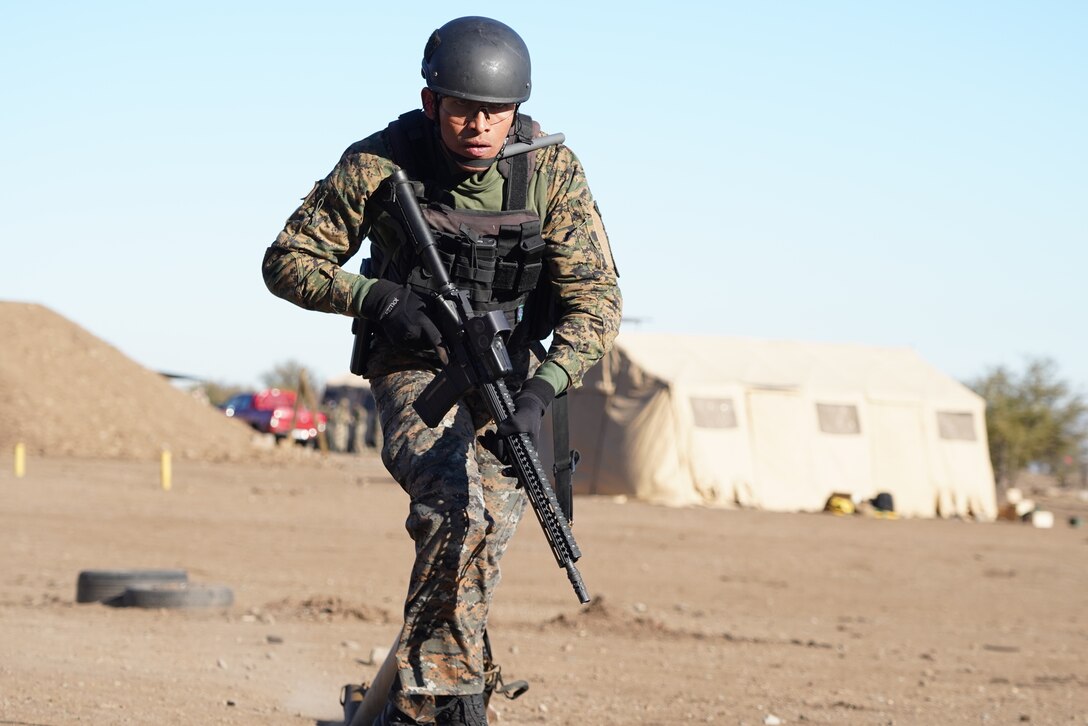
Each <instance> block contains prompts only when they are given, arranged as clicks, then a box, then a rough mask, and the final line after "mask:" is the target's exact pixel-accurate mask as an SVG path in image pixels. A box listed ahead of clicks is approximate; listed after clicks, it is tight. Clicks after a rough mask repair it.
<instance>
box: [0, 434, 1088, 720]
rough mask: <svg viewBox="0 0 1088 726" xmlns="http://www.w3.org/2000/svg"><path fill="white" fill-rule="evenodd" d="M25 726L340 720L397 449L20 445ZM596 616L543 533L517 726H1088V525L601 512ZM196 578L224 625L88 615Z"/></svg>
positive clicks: (525, 563) (370, 608)
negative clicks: (174, 570) (89, 578)
mask: <svg viewBox="0 0 1088 726" xmlns="http://www.w3.org/2000/svg"><path fill="white" fill-rule="evenodd" d="M0 493H2V495H0V530H2V531H3V533H4V536H3V539H2V542H0V723H2V724H48V725H50V726H53V725H60V724H72V723H80V724H85V723H90V724H151V723H154V724H294V725H300V726H302V725H310V726H315V725H318V726H319V725H325V726H328V725H330V724H337V723H339V715H340V706H339V704H338V702H337V696H338V691H339V688H340V686H341V685H342V684H345V683H348V682H352V681H361V680H367V679H369V678H370V677H371V676H372V675H373V673H374V672H375V671H376V669H377V664H371V663H370V660H371V654H372V650H373V649H375V648H382V647H386V646H388V645H389V643H390V642H391V640H392V638H393V636H394V634H395V632H396V630H397V623H398V618H399V607H400V602H401V597H402V593H403V591H404V590H405V587H406V577H407V573H408V567H409V562H410V555H411V548H410V544H409V540H408V537H407V535H406V534H405V532H404V529H403V522H404V517H405V514H406V498H405V497H404V495H403V494H402V492H401V491H400V489H399V488H398V487H397V486H396V485H395V484H394V483H392V482H391V481H390V480H389V479H388V478H387V477H386V475H385V473H384V470H383V469H382V467H381V464H380V462H379V461H378V460H377V458H376V457H374V456H373V455H370V456H364V457H358V458H357V457H346V456H344V457H338V456H329V457H322V456H321V455H319V454H316V453H314V454H312V455H307V456H305V457H302V459H301V460H300V461H297V462H294V463H290V464H283V463H280V464H274V465H273V464H269V463H261V462H219V463H201V462H196V461H179V462H177V463H176V465H175V467H174V472H173V487H172V489H171V490H170V491H163V490H162V488H161V487H160V484H159V469H158V463H157V461H153V460H152V461H119V460H93V459H78V458H65V457H34V456H32V457H30V459H29V461H28V464H27V474H26V476H25V477H23V478H21V479H16V478H15V477H14V475H13V473H12V458H11V454H10V452H6V453H5V454H0ZM575 505H576V516H575V520H576V526H575V534H576V536H577V538H578V540H579V544H580V546H581V548H582V551H583V554H584V556H583V558H582V560H581V562H580V563H579V566H580V569H581V571H582V574H583V576H584V578H585V581H586V584H587V586H588V587H589V589H590V592H591V594H592V595H593V596H594V597H595V600H594V601H593V603H592V604H591V605H590V606H588V607H583V606H579V605H578V603H577V600H576V599H575V597H574V594H573V592H572V591H571V589H570V586H569V583H568V582H567V580H566V577H565V576H564V574H563V573H562V572H561V571H560V570H559V569H558V568H557V567H556V565H555V562H554V560H552V559H551V555H550V554H549V552H548V550H547V548H546V546H545V544H544V539H543V536H542V535H541V534H540V532H539V529H538V527H537V524H536V522H535V521H534V520H533V519H531V518H529V519H526V520H525V521H524V522H523V524H522V528H521V531H520V532H519V534H518V536H517V537H516V538H515V540H514V543H513V544H512V546H511V548H510V551H509V553H508V555H507V558H506V560H505V561H504V579H503V583H502V586H501V588H500V590H499V593H498V596H497V600H496V603H495V605H494V608H493V616H492V623H491V632H492V637H493V641H494V645H495V649H496V652H497V660H498V661H499V663H500V664H501V665H502V667H503V673H504V674H506V676H507V677H508V678H509V679H526V680H528V681H529V682H530V684H531V687H530V690H529V692H528V693H526V694H525V695H524V696H522V697H521V698H520V699H519V700H517V701H506V700H501V701H500V702H499V703H498V706H499V709H500V711H501V719H500V723H503V724H675V723H723V724H752V725H759V724H768V723H785V724H798V723H825V724H978V723H994V724H1004V723H1024V722H1030V723H1036V724H1064V723H1088V657H1086V656H1088V567H1086V565H1085V561H1086V554H1088V530H1086V529H1079V528H1074V527H1071V526H1069V524H1068V515H1070V514H1079V515H1081V516H1084V515H1085V514H1086V513H1088V505H1086V504H1084V503H1083V502H1080V501H1079V500H1070V501H1068V502H1065V503H1064V505H1063V506H1064V507H1065V508H1064V509H1062V510H1060V513H1059V518H1058V520H1059V521H1058V522H1057V525H1056V526H1055V528H1054V529H1051V530H1038V529H1033V528H1031V527H1029V526H1027V525H1023V524H1013V523H1004V522H1001V523H993V524H976V523H970V522H961V521H917V520H915V521H908V520H898V521H887V520H878V519H869V518H861V517H835V516H832V515H826V514H825V515H817V514H808V515H805V514H774V513H765V512H754V511H713V510H705V509H667V508H661V507H655V506H650V505H644V504H639V503H632V502H621V501H615V500H612V499H603V498H585V497H583V498H578V499H577V500H576V502H575ZM152 567H182V568H186V569H187V570H188V572H189V576H190V579H191V580H193V581H197V582H203V583H212V584H225V585H229V586H230V587H231V588H233V590H234V594H235V603H234V605H233V606H231V607H230V608H227V609H215V610H144V609H134V608H114V607H108V606H105V605H101V604H97V603H92V604H76V603H75V602H74V600H75V585H76V577H77V575H78V573H79V572H80V571H81V570H84V569H118V568H152Z"/></svg>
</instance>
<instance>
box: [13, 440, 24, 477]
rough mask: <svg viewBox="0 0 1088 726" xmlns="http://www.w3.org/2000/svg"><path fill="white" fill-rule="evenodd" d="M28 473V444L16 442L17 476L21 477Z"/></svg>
mask: <svg viewBox="0 0 1088 726" xmlns="http://www.w3.org/2000/svg"><path fill="white" fill-rule="evenodd" d="M24 474H26V444H24V443H22V442H19V443H18V444H15V478H16V479H21V478H22V477H23V475H24Z"/></svg>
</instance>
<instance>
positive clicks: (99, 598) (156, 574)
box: [76, 569, 189, 605]
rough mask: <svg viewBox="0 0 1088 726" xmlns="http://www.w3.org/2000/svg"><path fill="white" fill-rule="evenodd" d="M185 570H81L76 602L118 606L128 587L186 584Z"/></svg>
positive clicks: (187, 577)
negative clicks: (169, 583) (154, 584)
mask: <svg viewBox="0 0 1088 726" xmlns="http://www.w3.org/2000/svg"><path fill="white" fill-rule="evenodd" d="M188 579H189V573H187V572H186V571H185V570H176V569H170V570H83V571H82V572H80V573H79V578H78V579H77V580H76V602H103V603H106V604H107V605H118V604H120V599H121V596H122V595H124V593H125V588H127V587H128V586H129V585H140V584H152V583H168V582H186V581H188Z"/></svg>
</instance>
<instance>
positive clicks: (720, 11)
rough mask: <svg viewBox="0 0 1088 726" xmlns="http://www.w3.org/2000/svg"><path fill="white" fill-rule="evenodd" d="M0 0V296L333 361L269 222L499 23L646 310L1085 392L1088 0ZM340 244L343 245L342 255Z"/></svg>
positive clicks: (183, 361) (145, 352)
mask: <svg viewBox="0 0 1088 726" xmlns="http://www.w3.org/2000/svg"><path fill="white" fill-rule="evenodd" d="M453 8H454V6H452V5H450V4H448V3H442V4H439V3H434V2H416V3H411V4H393V3H365V2H353V3H347V2H326V3H321V4H318V5H313V6H303V5H300V4H298V3H279V2H272V3H269V2H262V3H230V2H226V3H211V2H186V3H176V2H162V3H135V2H132V3H128V2H101V3H94V4H91V3H78V4H77V3H60V2H42V3H14V2H12V3H5V10H4V16H5V22H4V27H5V30H6V32H5V33H4V42H3V43H0V81H2V85H0V88H3V96H4V103H3V113H0V135H2V138H3V144H2V145H0V213H2V214H3V219H4V221H5V229H4V233H3V234H2V235H0V247H2V250H3V260H4V261H3V263H2V264H0V299H2V300H20V301H30V302H38V303H42V304H44V305H46V306H48V307H50V308H52V309H54V310H56V311H57V312H59V313H61V314H63V315H65V316H66V317H68V318H70V319H72V320H74V321H75V322H77V323H79V324H80V325H82V326H84V327H85V328H87V329H88V330H89V331H90V332H92V333H94V334H96V335H98V336H100V337H102V338H104V339H105V340H107V341H108V342H110V343H112V344H113V345H115V346H117V347H118V348H120V349H121V350H122V351H123V352H124V353H126V354H127V355H129V356H130V357H132V358H134V359H135V360H137V361H138V362H140V363H142V364H143V365H146V366H148V367H150V368H154V369H158V370H168V371H179V372H185V373H189V374H193V375H197V376H204V377H208V378H212V379H215V380H219V381H224V382H235V383H255V382H256V381H257V379H258V377H259V375H260V374H261V373H262V372H264V371H267V370H268V369H270V368H271V367H272V366H273V365H274V364H276V363H279V362H282V361H284V360H286V359H288V358H293V359H297V360H299V361H301V362H303V363H304V364H306V365H308V366H310V367H311V368H312V369H313V370H315V372H316V373H317V374H318V375H319V376H320V377H322V378H327V377H330V376H334V375H338V374H340V373H342V372H344V371H345V370H346V368H347V363H348V358H349V352H350V337H349V327H350V321H349V320H348V319H346V318H340V317H336V316H329V315H322V314H319V313H312V312H308V311H304V310H301V309H296V308H294V307H293V306H291V305H289V304H288V303H286V302H284V301H282V300H279V299H278V298H275V297H273V296H272V295H271V294H269V293H268V292H267V291H266V289H265V287H264V284H263V282H262V280H261V276H260V269H259V268H260V260H261V256H262V253H263V251H264V249H265V247H266V246H267V245H268V244H269V243H270V242H271V241H272V239H273V238H274V237H275V235H276V233H277V232H278V231H279V229H280V228H281V227H282V225H283V222H284V220H285V219H286V218H287V216H288V215H289V214H290V213H291V211H292V210H293V209H294V208H295V206H296V205H297V203H298V200H299V198H300V197H302V196H303V195H305V193H306V192H307V191H308V190H309V188H310V186H311V185H312V183H313V181H314V180H316V179H319V178H321V177H323V176H324V175H325V174H326V173H327V172H328V171H329V169H330V168H331V167H332V165H333V164H334V163H335V162H336V160H337V158H338V157H339V155H340V153H341V151H342V150H343V149H344V148H345V147H346V146H347V145H348V144H350V143H351V142H353V141H355V140H357V139H359V138H362V137H363V136H366V135H368V134H369V133H371V132H372V131H374V130H377V129H379V128H381V127H383V126H384V125H385V124H386V123H387V122H388V121H389V120H390V119H391V118H393V117H395V116H396V115H397V114H399V113H401V112H403V111H405V110H408V109H411V108H414V107H416V106H417V105H418V97H419V87H420V85H421V83H422V81H421V79H420V77H419V56H420V53H421V51H422V47H423V44H424V42H425V40H426V38H427V35H428V34H429V32H430V31H431V30H432V29H433V28H435V27H437V26H439V25H441V24H442V23H444V22H445V21H447V20H449V19H451V18H453V17H456V16H458V15H465V14H473V13H481V14H489V15H492V16H493V17H496V18H498V19H500V20H503V21H504V22H506V23H508V24H510V25H511V26H513V27H514V28H515V29H516V30H518V32H520V33H521V35H522V36H523V37H524V38H525V40H526V42H527V44H528V45H529V48H530V51H531V53H532V56H533V71H534V78H533V80H534V90H533V97H532V98H531V99H530V101H529V102H528V103H527V104H526V106H525V111H526V112H528V113H530V114H532V115H533V116H534V118H537V119H538V120H539V121H541V122H542V124H543V126H544V128H545V130H547V131H549V132H555V131H562V132H564V133H565V134H566V135H567V142H568V144H569V145H570V146H571V148H573V149H574V150H575V152H576V153H577V154H578V155H579V157H580V158H581V159H582V161H583V162H584V164H585V166H586V168H587V172H588V175H589V179H590V184H591V186H592V188H593V191H594V193H595V195H596V196H597V198H598V201H599V203H600V206H601V210H602V213H603V215H604V218H605V223H606V225H607V227H608V231H609V234H610V237H611V240H612V246H613V250H614V252H615V255H616V258H617V262H618V264H619V268H620V271H621V275H622V277H621V284H622V287H623V290H624V295H625V301H626V305H625V312H626V314H627V315H628V316H630V317H631V318H633V319H637V320H639V321H640V322H638V323H637V324H631V327H632V329H639V330H644V331H662V332H669V331H673V332H685V333H697V332H698V333H709V334H715V335H739V336H747V337H757V338H785V339H799V340H814V341H830V342H852V343H863V344H872V345H887V346H909V347H911V348H913V349H915V350H917V351H918V352H919V354H921V355H922V356H923V357H924V358H925V359H927V360H928V361H929V362H931V363H932V364H934V365H935V366H937V367H938V368H940V369H942V370H944V371H946V372H947V373H949V374H951V375H953V376H955V377H957V378H960V379H966V378H971V377H974V376H977V375H979V374H981V373H982V372H983V371H984V370H986V369H987V368H988V367H991V366H994V365H999V364H1002V365H1008V366H1011V367H1013V368H1019V367H1021V366H1022V364H1023V363H1024V361H1025V360H1026V359H1027V358H1029V357H1044V356H1045V357H1051V358H1053V359H1054V360H1056V361H1057V363H1058V366H1059V372H1060V373H1061V374H1062V375H1063V376H1064V377H1066V378H1068V379H1070V380H1071V381H1073V382H1074V383H1075V384H1076V385H1078V386H1079V387H1080V388H1081V389H1082V390H1085V391H1088V334H1086V333H1085V330H1086V328H1088V325H1086V321H1085V311H1086V309H1088V305H1086V303H1088V293H1086V292H1085V279H1086V270H1088V141H1086V137H1088V131H1086V130H1088V44H1086V43H1085V42H1084V38H1085V37H1086V35H1088V4H1086V3H1081V2H1068V3H1062V2H1045V1H1044V2H1032V3H1026V2H1019V3H1013V2H912V3H882V2H762V3H738V2H722V3H718V4H715V5H714V6H713V7H711V5H710V4H709V3H702V2H699V3H687V2H671V3H667V4H665V3H637V2H633V3H630V2H629V3H624V4H622V5H611V4H601V5H593V4H590V3H585V2H578V3H572V2H565V1H559V2H553V3H548V4H544V5H539V4H537V5H528V4H524V3H523V4H520V5H519V4H510V5H509V6H506V7H495V8H491V9H487V10H483V9H479V8H470V7H466V6H460V7H457V8H456V9H453ZM355 264H356V263H355V261H352V262H350V263H349V265H348V267H349V269H354V268H355Z"/></svg>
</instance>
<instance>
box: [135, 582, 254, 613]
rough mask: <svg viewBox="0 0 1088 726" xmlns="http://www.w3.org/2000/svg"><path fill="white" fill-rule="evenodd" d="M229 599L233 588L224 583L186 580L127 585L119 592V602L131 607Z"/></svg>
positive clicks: (208, 604)
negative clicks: (121, 592)
mask: <svg viewBox="0 0 1088 726" xmlns="http://www.w3.org/2000/svg"><path fill="white" fill-rule="evenodd" d="M233 602H234V591H233V590H231V589H230V588H229V587H226V586H225V585H198V584H196V583H188V582H173V583H157V584H154V583H153V584H140V585H131V586H129V587H127V588H126V589H125V594H124V595H122V596H121V605H123V606H125V607H134V608H214V607H229V606H230V605H231V604H232V603H233Z"/></svg>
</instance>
